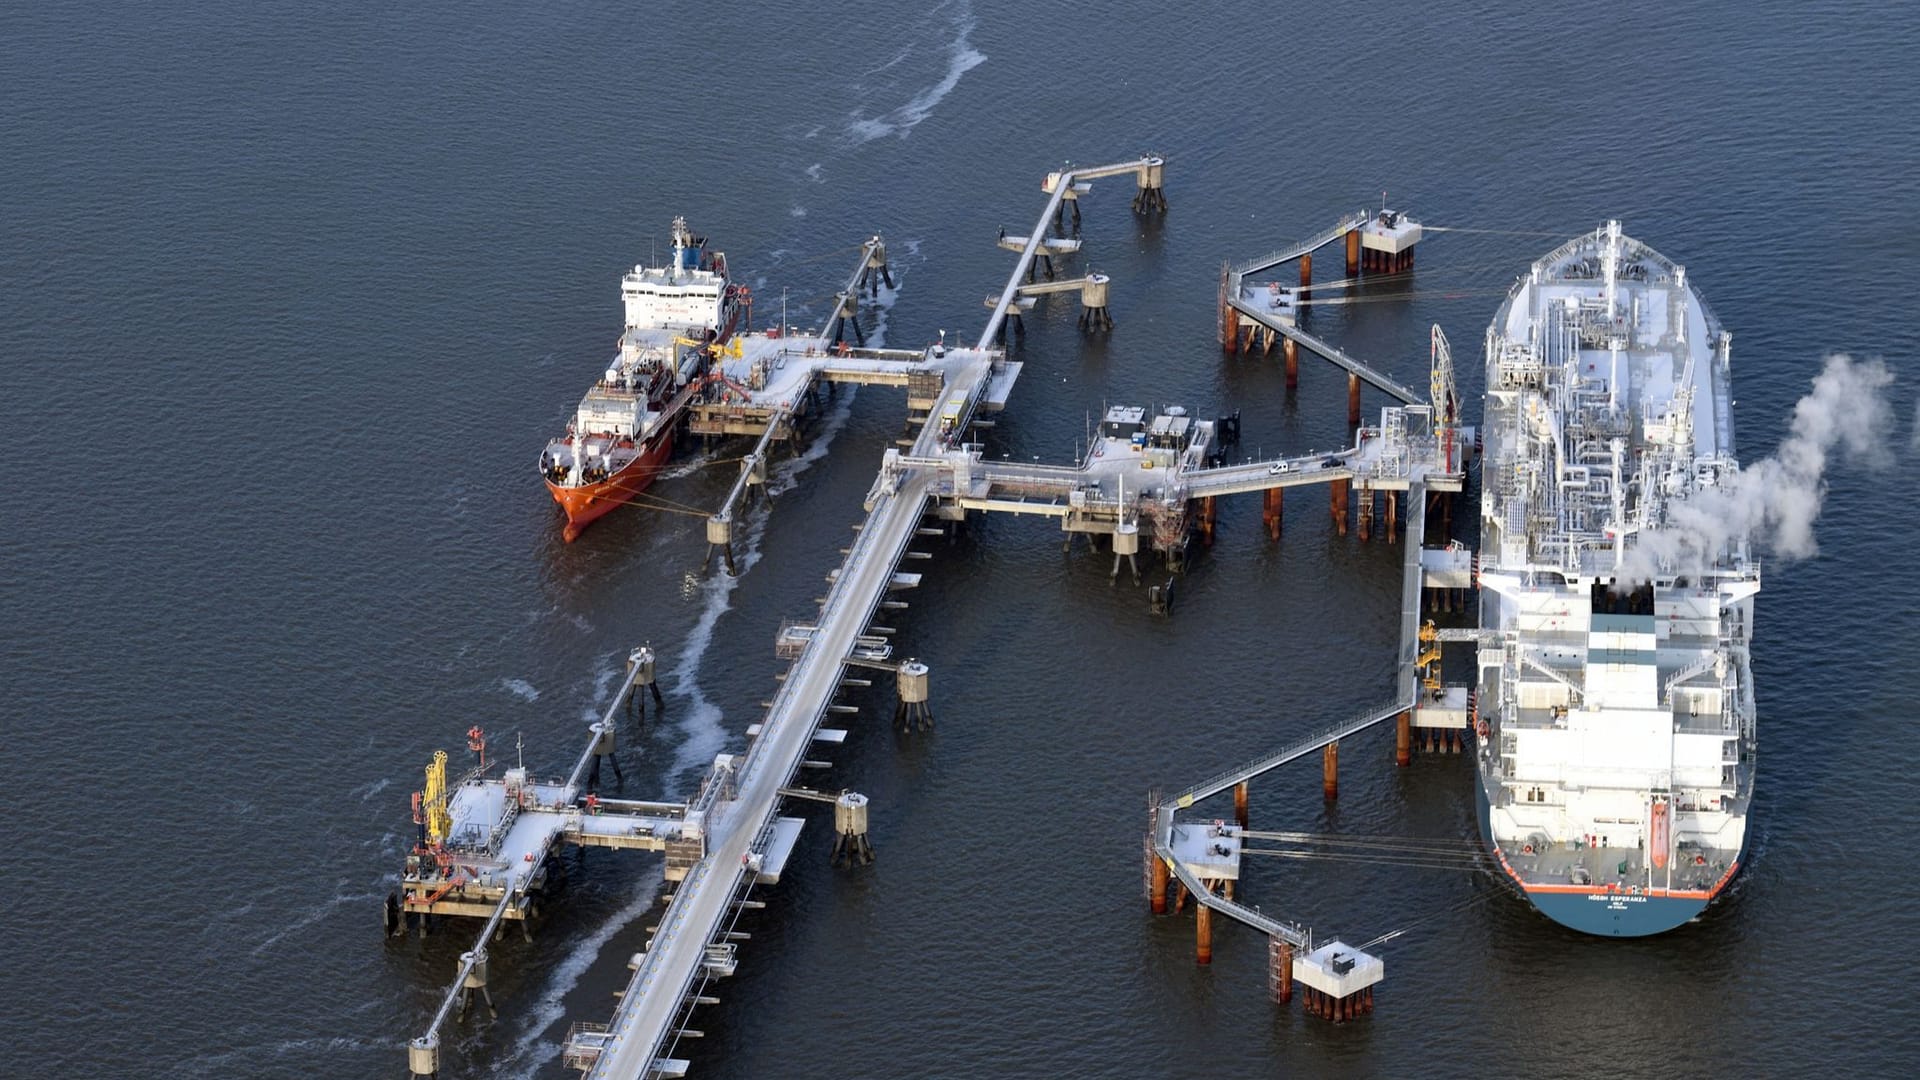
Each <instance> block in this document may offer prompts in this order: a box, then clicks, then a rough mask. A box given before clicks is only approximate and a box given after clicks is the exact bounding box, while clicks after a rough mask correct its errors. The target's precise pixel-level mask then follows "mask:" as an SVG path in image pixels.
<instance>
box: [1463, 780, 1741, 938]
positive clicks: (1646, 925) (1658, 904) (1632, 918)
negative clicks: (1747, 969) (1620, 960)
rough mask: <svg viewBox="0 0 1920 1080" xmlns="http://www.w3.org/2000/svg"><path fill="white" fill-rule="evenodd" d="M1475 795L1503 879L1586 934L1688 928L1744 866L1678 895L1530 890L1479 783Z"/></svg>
mask: <svg viewBox="0 0 1920 1080" xmlns="http://www.w3.org/2000/svg"><path fill="white" fill-rule="evenodd" d="M1473 792H1474V802H1475V804H1476V806H1475V809H1476V810H1477V812H1478V816H1479V820H1480V839H1481V842H1483V843H1485V844H1486V845H1487V852H1488V853H1489V854H1490V855H1492V856H1493V860H1494V862H1495V864H1497V865H1498V866H1499V872H1500V876H1501V879H1502V880H1503V881H1505V882H1506V884H1507V885H1508V886H1509V887H1511V888H1512V889H1513V890H1514V891H1515V892H1516V893H1518V894H1519V895H1520V896H1521V897H1522V898H1524V899H1525V900H1526V901H1527V903H1529V904H1532V905H1533V907H1534V910H1536V911H1538V912H1540V913H1541V914H1542V915H1545V916H1546V917H1547V918H1549V919H1552V920H1553V921H1554V922H1557V923H1559V924H1560V925H1562V926H1565V927H1567V928H1569V929H1573V930H1578V931H1580V932H1581V933H1583V934H1593V935H1596V936H1598V937H1646V936H1648V935H1651V934H1663V933H1665V932H1667V931H1668V930H1672V929H1674V928H1675V927H1677V926H1683V925H1685V924H1686V923H1688V922H1690V921H1692V920H1693V919H1694V918H1696V917H1697V916H1699V914H1700V913H1701V912H1702V911H1705V910H1706V908H1707V905H1708V904H1710V903H1712V902H1713V900H1714V897H1716V896H1718V895H1719V894H1720V893H1721V892H1722V891H1724V890H1725V889H1726V887H1727V883H1728V882H1729V881H1731V880H1733V876H1734V875H1735V874H1736V873H1738V872H1739V869H1740V862H1739V860H1737V859H1736V860H1735V861H1734V863H1733V865H1732V866H1731V867H1730V868H1729V869H1728V870H1727V872H1726V875H1725V876H1724V877H1722V878H1721V879H1720V880H1719V881H1718V882H1716V883H1715V884H1714V887H1713V888H1712V889H1710V890H1705V891H1692V892H1687V893H1685V894H1679V895H1661V894H1658V893H1622V892H1618V891H1609V890H1607V889H1603V888H1597V887H1592V886H1576V885H1538V884H1532V885H1530V884H1528V883H1527V882H1525V881H1522V880H1521V878H1520V876H1519V875H1518V874H1516V873H1514V872H1513V869H1512V868H1511V867H1510V866H1508V865H1507V861H1506V858H1505V856H1503V855H1502V854H1501V851H1500V845H1499V844H1498V843H1496V842H1495V841H1494V839H1493V826H1492V820H1491V817H1492V815H1491V813H1490V811H1489V810H1488V803H1487V791H1486V788H1484V787H1482V786H1481V785H1479V784H1477V783H1476V784H1474V786H1473Z"/></svg>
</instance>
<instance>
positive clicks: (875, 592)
mask: <svg viewBox="0 0 1920 1080" xmlns="http://www.w3.org/2000/svg"><path fill="white" fill-rule="evenodd" d="M1149 162H1151V163H1152V168H1153V169H1154V170H1155V172H1156V179H1157V170H1158V168H1159V161H1158V159H1141V160H1140V161H1139V162H1135V163H1129V164H1123V165H1116V166H1106V167H1102V168H1100V169H1097V170H1084V172H1086V173H1087V174H1088V175H1092V174H1096V173H1097V174H1099V175H1114V174H1117V173H1128V172H1142V171H1143V170H1144V169H1146V168H1147V167H1148V164H1149ZM1084 179H1085V178H1084V177H1083V176H1081V175H1080V174H1079V173H1076V172H1075V171H1072V170H1069V171H1066V172H1064V173H1063V174H1061V176H1060V177H1059V180H1058V182H1056V183H1055V184H1054V185H1053V191H1052V198H1051V199H1050V200H1049V202H1048V204H1047V208H1046V210H1045V211H1044V212H1043V213H1042V214H1041V217H1040V221H1039V223H1038V224H1037V225H1036V226H1035V228H1034V230H1033V232H1032V234H1031V235H1030V236H1029V237H1028V240H1027V243H1026V246H1025V248H1024V250H1023V251H1022V253H1021V256H1020V259H1019V261H1018V263H1017V264H1016V266H1015V267H1014V270H1013V272H1012V273H1011V274H1010V275H1009V276H1008V281H1007V286H1006V288H1005V290H1004V291H1003V292H1002V294H1001V299H1000V302H999V304H998V305H997V306H996V307H995V309H994V312H993V315H992V316H991V318H990V319H989V320H988V324H987V327H986V329H985V331H983V332H982V334H981V336H980V340H979V343H978V344H977V345H976V346H975V347H974V348H972V349H954V350H943V351H942V355H940V356H938V357H935V359H939V360H941V361H945V362H946V363H945V364H944V365H943V366H945V367H947V368H948V371H947V372H946V373H945V378H944V380H943V381H944V386H943V387H942V388H941V391H940V394H939V396H938V398H937V399H936V400H935V401H934V403H933V408H932V409H931V410H930V412H929V415H928V416H927V418H926V420H925V422H924V423H923V424H922V426H921V430H920V433H919V436H918V437H917V438H916V439H915V441H914V445H913V453H914V455H916V456H927V455H931V454H932V453H933V452H934V451H935V450H936V449H938V448H939V447H940V446H941V444H942V442H943V441H944V440H945V439H946V438H947V437H948V436H949V435H950V434H952V433H953V432H955V431H964V430H965V427H966V425H967V424H968V423H969V422H970V421H971V419H972V417H973V415H974V413H975V411H976V410H977V409H978V408H979V407H980V405H981V402H982V401H983V399H985V398H987V397H988V396H989V395H990V393H992V392H993V391H995V390H997V391H998V392H999V394H1000V395H1001V397H1002V399H1004V394H1005V390H1006V389H1007V388H1008V385H1009V384H1010V382H1011V374H1009V373H1007V372H1006V371H1005V369H1006V368H1007V367H1008V365H1006V362H1005V359H1004V355H1003V354H1002V353H1000V352H999V351H997V350H994V349H993V348H992V343H993V341H994V340H995V335H996V334H997V333H998V331H999V329H1000V327H1001V325H1002V324H1003V322H1004V320H1005V318H1006V316H1007V311H1008V307H1009V305H1011V304H1013V303H1014V300H1015V297H1016V296H1017V295H1018V291H1019V286H1020V282H1021V278H1022V276H1023V275H1024V274H1026V272H1027V270H1028V268H1029V267H1030V266H1031V265H1032V263H1033V260H1034V258H1035V256H1036V253H1037V252H1038V251H1039V250H1040V248H1041V246H1042V240H1043V239H1044V236H1045V233H1046V229H1047V224H1048V221H1049V219H1050V217H1051V216H1052V215H1054V214H1055V213H1056V212H1057V211H1058V210H1059V208H1060V206H1061V204H1062V201H1063V199H1065V198H1066V197H1067V196H1068V194H1069V193H1078V192H1081V191H1084V190H1085V189H1084V187H1083V186H1081V185H1082V183H1083V181H1084ZM1143 187H1144V185H1143ZM933 475H934V474H933V473H932V472H931V471H930V470H926V469H920V468H914V467H911V466H908V467H905V468H901V469H896V470H894V471H893V472H892V473H891V475H883V476H882V477H881V478H880V479H879V480H878V481H876V483H875V485H874V487H873V489H872V490H871V491H870V492H869V494H868V497H867V511H868V515H867V519H866V522H865V523H864V524H863V525H862V527H861V528H860V531H859V533H858V535H857V537H856V539H855V540H854V543H853V545H852V547H850V548H849V549H848V552H847V555H846V558H845V560H844V562H843V563H842V565H841V567H840V570H839V572H838V573H837V574H835V575H834V580H833V585H832V586H831V588H830V589H829V591H828V593H827V597H826V602H825V604H824V606H823V607H822V608H821V611H820V615H819V618H818V620H817V622H816V624H815V627H814V630H813V632H812V633H811V634H810V635H809V636H808V638H807V640H806V642H805V645H804V647H803V649H802V651H801V653H800V656H799V657H798V658H797V659H796V660H794V662H793V665H792V666H791V667H790V668H789V669H788V671H787V674H786V678H785V680H784V682H783V683H782V685H781V688H780V692H779V693H778V694H777V695H776V696H775V698H774V700H773V703H772V706H771V708H770V709H769V710H768V712H767V715H766V718H765V719H764V721H763V722H762V724H761V727H760V733H759V735H758V736H757V737H756V738H755V739H754V740H753V742H752V744H751V745H750V746H749V748H748V750H747V752H746V754H745V755H744V757H741V758H734V757H731V756H726V755H723V757H722V759H721V760H720V761H716V763H715V767H714V770H713V772H712V773H710V774H709V777H708V781H707V784H706V785H705V788H704V790H703V792H702V796H701V799H700V800H698V801H696V803H695V804H694V806H693V807H692V808H690V809H689V811H688V817H689V818H692V817H694V816H695V815H698V816H699V818H700V820H701V822H702V824H703V829H704V834H703V835H704V841H705V854H704V855H703V856H702V857H701V858H700V860H699V861H698V862H697V863H696V864H695V865H694V866H693V867H692V868H691V869H690V871H689V872H688V873H687V875H686V877H685V879H684V880H682V881H681V883H680V885H679V887H678V888H677V889H676V890H675V892H674V895H673V900H672V902H671V903H670V904H669V905H668V908H667V911H666V914H665V916H664V917H663V918H662V920H661V923H660V928H659V931H658V932H657V933H656V934H655V935H654V938H653V941H652V942H651V943H650V944H649V946H648V948H647V950H646V951H645V952H643V953H641V954H639V955H637V956H636V957H635V958H634V964H633V968H634V972H633V976H632V978H631V979H630V980H629V982H628V984H627V987H626V989H625V992H624V993H623V994H622V996H621V999H620V1004H619V1006H618V1008H617V1009H616V1010H615V1012H614V1015H613V1018H612V1021H611V1022H610V1023H609V1024H608V1025H607V1027H606V1029H605V1030H604V1031H601V1032H595V1033H591V1034H590V1035H588V1036H585V1037H576V1038H575V1040H573V1041H572V1043H571V1044H570V1046H569V1050H568V1053H569V1056H570V1057H572V1058H574V1059H575V1060H576V1061H579V1062H581V1063H583V1064H585V1065H586V1066H587V1075H588V1076H589V1077H625V1078H631V1080H641V1078H646V1077H651V1076H654V1075H673V1074H675V1073H677V1072H679V1071H681V1066H680V1065H679V1063H678V1062H677V1061H670V1059H667V1058H666V1054H667V1053H668V1052H669V1051H670V1049H671V1047H672V1045H673V1042H674V1040H675V1038H676V1036H677V1033H678V1031H679V1028H680V1025H681V1023H682V1020H681V1017H682V1014H683V1013H684V1011H685V1009H686V1007H687V1000H688V998H689V996H690V995H691V994H692V993H693V992H694V990H695V987H696V984H698V983H700V982H701V981H702V980H703V978H704V977H705V976H706V975H708V974H709V973H710V971H709V969H710V965H709V946H710V945H712V944H714V943H715V941H716V938H717V937H718V936H720V935H721V934H723V933H724V932H725V929H726V927H727V925H728V921H729V917H730V914H731V912H732V911H733V910H734V906H735V904H736V903H737V902H738V901H740V900H742V899H744V897H745V894H746V891H747V890H748V889H749V888H751V886H752V884H753V876H754V863H755V862H756V860H757V859H758V858H760V857H761V855H762V852H763V850H764V849H763V847H762V844H763V837H766V836H767V835H768V834H769V830H770V828H771V826H772V823H773V819H774V817H775V815H776V813H777V811H778V808H779V806H780V802H781V799H782V797H783V795H782V792H783V789H785V788H786V787H787V785H788V784H789V783H790V781H791V780H792V778H793V775H794V773H795V771H796V770H797V769H798V768H799V767H800V763H801V761H802V759H803V757H804V753H805V751H806V749H807V746H808V744H809V743H810V742H811V741H812V740H813V738H814V736H815V733H816V731H817V730H818V728H819V726H820V721H821V718H822V717H823V716H824V715H825V713H826V711H827V708H828V705H829V704H830V702H831V701H832V699H833V696H834V694H835V693H836V692H837V691H838V690H839V688H840V685H841V680H842V678H843V677H844V667H845V665H846V664H847V663H848V661H849V660H850V658H852V656H853V653H854V649H855V647H856V645H857V644H858V639H859V638H860V637H861V636H862V635H863V634H864V633H865V632H866V628H867V626H868V625H869V624H870V623H871V621H872V619H873V616H874V614H875V612H876V611H877V610H878V607H879V604H880V602H881V600H882V598H883V597H884V596H885V594H886V591H887V589H888V588H889V587H890V585H891V584H892V582H893V579H894V574H895V569H896V567H897V566H898V565H899V562H900V560H901V558H902V557H903V556H904V554H905V553H906V549H907V547H908V545H909V543H911V541H912V540H913V538H914V537H915V536H916V535H917V533H918V529H919V527H920V521H921V517H922V515H923V514H924V513H925V511H926V509H927V504H928V500H929V498H930V487H931V483H932V481H933Z"/></svg>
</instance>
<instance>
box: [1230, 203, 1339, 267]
mask: <svg viewBox="0 0 1920 1080" xmlns="http://www.w3.org/2000/svg"><path fill="white" fill-rule="evenodd" d="M1370 216H1372V212H1371V211H1367V210H1358V211H1355V212H1354V213H1352V214H1349V215H1347V216H1346V217H1344V218H1341V219H1340V220H1339V221H1337V222H1335V223H1334V224H1333V225H1332V226H1330V227H1329V228H1327V229H1326V230H1325V231H1324V232H1318V233H1315V234H1314V235H1312V236H1310V237H1308V238H1307V239H1305V240H1302V241H1299V242H1298V243H1295V244H1294V245H1292V246H1291V247H1283V248H1281V249H1280V250H1278V251H1275V252H1274V253H1273V254H1271V255H1268V256H1267V257H1265V258H1264V259H1253V260H1250V261H1248V262H1244V263H1241V264H1240V265H1239V266H1236V267H1234V268H1233V275H1234V276H1235V277H1245V276H1247V275H1248V274H1257V273H1259V272H1260V271H1262V270H1265V269H1267V268H1269V267H1273V266H1278V265H1280V264H1281V263H1283V262H1286V261H1287V260H1289V259H1297V258H1299V257H1300V256H1302V255H1304V254H1306V253H1307V252H1309V251H1319V250H1320V249H1321V248H1323V247H1326V246H1327V245H1328V244H1331V243H1333V242H1334V241H1335V240H1336V239H1339V237H1340V234H1341V233H1346V232H1352V231H1353V230H1354V229H1357V228H1359V227H1360V226H1362V225H1365V224H1366V223H1367V218H1368V217H1370Z"/></svg>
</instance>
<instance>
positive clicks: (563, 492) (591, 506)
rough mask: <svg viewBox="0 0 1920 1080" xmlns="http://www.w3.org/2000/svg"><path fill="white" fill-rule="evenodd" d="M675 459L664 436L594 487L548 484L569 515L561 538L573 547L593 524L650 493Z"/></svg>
mask: <svg viewBox="0 0 1920 1080" xmlns="http://www.w3.org/2000/svg"><path fill="white" fill-rule="evenodd" d="M672 456H673V439H672V438H671V437H669V436H666V435H662V436H661V437H660V438H658V439H655V440H654V441H653V443H652V444H651V445H649V446H646V447H645V448H643V449H642V450H641V452H640V453H639V454H638V455H636V456H635V457H634V459H633V460H632V461H630V462H628V463H627V465H626V467H625V468H623V469H621V470H620V471H619V472H617V473H614V474H613V475H612V476H609V477H607V478H606V479H605V480H601V481H599V482H597V483H592V484H581V485H579V486H578V487H569V486H567V485H563V484H556V483H554V482H553V481H551V480H549V481H547V482H546V483H547V490H548V491H549V492H551V493H552V495H553V501H554V502H556V503H559V504H560V509H562V510H564V511H566V515H567V527H566V529H565V531H564V532H563V533H562V534H561V535H562V536H563V537H564V538H565V539H566V541H567V543H569V544H571V543H573V542H574V541H575V540H577V539H579V538H580V534H581V532H582V531H584V530H585V529H586V527H587V526H588V525H589V524H591V523H592V522H594V521H596V520H598V519H600V518H602V517H604V516H606V515H607V514H609V513H611V512H613V511H614V510H617V509H619V508H620V507H621V506H624V505H626V503H627V502H628V501H630V500H631V499H632V498H633V497H634V496H635V495H638V494H640V493H641V492H643V491H645V490H647V488H648V486H650V485H651V484H652V483H653V481H654V478H655V477H657V476H659V475H660V473H661V471H662V470H664V469H665V468H666V465H667V460H668V458H670V457H672Z"/></svg>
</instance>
